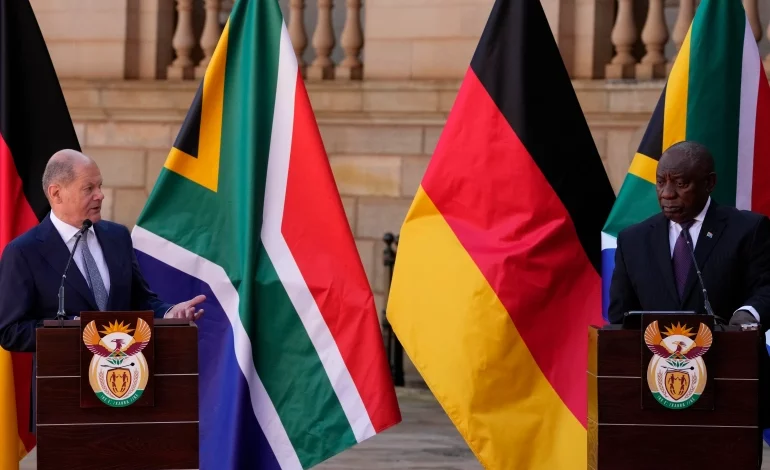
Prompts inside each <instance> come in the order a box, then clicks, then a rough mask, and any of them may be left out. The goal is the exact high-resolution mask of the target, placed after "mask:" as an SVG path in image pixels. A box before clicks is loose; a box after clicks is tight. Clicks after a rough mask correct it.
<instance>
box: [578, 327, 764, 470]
mask: <svg viewBox="0 0 770 470" xmlns="http://www.w3.org/2000/svg"><path fill="white" fill-rule="evenodd" d="M626 320H627V321H628V318H627V319H626ZM656 321H657V322H656ZM655 322H656V323H655ZM653 323H654V324H653ZM701 323H703V324H704V326H703V327H701V326H700V325H701ZM703 328H705V329H706V330H708V331H703ZM709 334H710V335H711V336H712V338H711V339H710V340H709V338H708V336H709ZM685 338H689V339H685ZM763 339H764V338H763V335H762V333H761V332H760V331H757V330H744V329H742V328H740V327H737V326H714V324H713V317H709V316H706V315H679V314H677V315H670V314H668V315H660V314H659V315H652V314H644V315H639V316H637V317H636V319H635V320H633V321H631V322H630V324H628V323H627V324H626V325H625V326H622V325H608V326H605V327H602V328H599V327H591V328H590V329H589V348H588V349H589V356H588V468H589V469H592V470H605V469H624V470H636V469H640V470H641V469H645V470H647V469H654V468H663V467H671V468H674V467H676V468H679V467H680V466H681V468H698V469H701V470H706V469H715V470H716V469H720V470H723V469H731V470H744V469H751V470H755V469H759V462H760V459H761V453H762V440H761V429H760V426H759V416H760V412H759V403H760V384H762V386H763V387H764V383H765V382H764V379H762V381H760V377H761V376H762V375H761V374H760V368H761V367H765V366H766V361H765V360H764V359H762V357H761V356H760V352H761V351H762V350H763V349H764V341H763ZM661 340H663V341H664V342H665V343H666V345H665V347H664V348H662V349H661V347H660V346H661V345H660V341H661ZM698 342H700V347H702V346H703V345H704V344H705V345H708V344H707V343H708V342H710V345H708V346H709V347H708V350H707V352H706V353H705V354H703V355H701V356H700V357H699V358H698V359H692V360H691V359H689V358H688V357H687V356H693V355H697V354H699V352H698V351H696V350H695V348H697V347H699V345H698V344H693V343H698ZM648 343H651V344H653V346H650V345H648ZM656 343H657V345H656ZM653 349H656V350H657V352H658V353H659V355H656V354H654V353H653ZM671 351H673V354H671V355H669V354H670V352H671ZM677 351H679V352H677ZM700 351H701V352H702V349H701V350H700ZM764 354H765V356H767V354H766V352H765V353H764ZM663 356H668V358H667V357H663ZM699 359H700V361H699ZM651 362H652V366H651V365H650V364H651ZM704 385H705V387H704ZM661 388H664V389H665V390H664V391H661ZM653 391H656V393H653ZM688 394H689V395H688ZM693 399H694V402H693ZM675 462H679V463H675Z"/></svg>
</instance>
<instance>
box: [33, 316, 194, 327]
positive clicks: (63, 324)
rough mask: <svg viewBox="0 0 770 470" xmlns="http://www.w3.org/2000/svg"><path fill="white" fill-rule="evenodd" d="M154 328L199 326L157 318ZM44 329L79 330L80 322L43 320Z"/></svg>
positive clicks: (188, 321)
mask: <svg viewBox="0 0 770 470" xmlns="http://www.w3.org/2000/svg"><path fill="white" fill-rule="evenodd" d="M153 326H194V327H196V328H197V326H198V325H196V324H195V322H194V321H191V320H185V319H184V318H156V319H155V320H154V321H153ZM43 327H45V328H78V327H80V320H43Z"/></svg>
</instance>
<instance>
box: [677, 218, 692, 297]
mask: <svg viewBox="0 0 770 470" xmlns="http://www.w3.org/2000/svg"><path fill="white" fill-rule="evenodd" d="M694 222H695V221H693V220H689V221H687V222H682V223H681V224H679V225H681V227H682V232H681V233H680V234H679V237H678V238H677V239H676V244H675V245H674V255H673V257H672V259H671V262H672V263H673V265H674V280H675V281H676V290H677V292H679V299H680V300H681V299H682V296H683V295H684V285H685V283H686V282H687V275H688V274H689V273H690V268H691V267H692V254H690V253H689V251H690V247H689V246H687V240H686V239H685V233H687V234H689V232H690V227H692V224H693V223H694Z"/></svg>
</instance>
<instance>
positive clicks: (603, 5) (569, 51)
mask: <svg viewBox="0 0 770 470" xmlns="http://www.w3.org/2000/svg"><path fill="white" fill-rule="evenodd" d="M541 4H542V5H543V9H544V10H545V14H546V17H548V23H549V24H550V25H551V31H552V33H553V35H554V38H556V43H557V44H558V45H559V51H560V52H561V55H562V59H563V60H564V65H565V66H566V67H567V70H568V71H569V73H570V76H571V77H572V78H576V79H591V78H602V77H604V67H605V65H606V64H607V63H608V62H609V61H610V60H611V59H612V43H611V42H610V35H611V33H612V26H613V23H614V2H613V0H541Z"/></svg>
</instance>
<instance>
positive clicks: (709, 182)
mask: <svg viewBox="0 0 770 470" xmlns="http://www.w3.org/2000/svg"><path fill="white" fill-rule="evenodd" d="M716 185H717V174H716V173H714V172H711V173H709V174H708V176H706V191H708V193H709V194H711V192H712V191H714V187H715V186H716Z"/></svg>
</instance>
